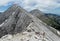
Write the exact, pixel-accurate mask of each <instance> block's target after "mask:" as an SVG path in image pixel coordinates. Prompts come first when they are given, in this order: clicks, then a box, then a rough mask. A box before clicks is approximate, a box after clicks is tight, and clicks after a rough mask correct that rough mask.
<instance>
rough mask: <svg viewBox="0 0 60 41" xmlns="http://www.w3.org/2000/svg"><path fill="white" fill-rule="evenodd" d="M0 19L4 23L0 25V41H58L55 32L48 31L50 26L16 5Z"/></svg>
mask: <svg viewBox="0 0 60 41" xmlns="http://www.w3.org/2000/svg"><path fill="white" fill-rule="evenodd" d="M37 13H38V12H37ZM35 14H36V13H35ZM3 16H4V17H3ZM1 17H2V18H1V19H0V21H1V20H4V21H2V22H1V24H0V37H1V38H0V41H33V40H35V41H60V39H59V38H60V37H59V36H58V34H57V30H55V33H56V34H55V33H53V32H52V31H51V30H50V29H48V27H49V28H51V27H50V26H48V25H47V24H45V23H44V22H42V21H41V20H40V19H39V18H37V17H36V16H34V15H32V13H29V12H27V11H26V10H24V9H23V8H21V7H20V6H18V5H13V6H12V7H10V8H9V9H8V11H6V12H4V13H3V15H2V16H1ZM59 35H60V33H59ZM26 39H28V40H26Z"/></svg>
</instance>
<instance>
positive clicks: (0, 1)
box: [0, 0, 14, 6]
mask: <svg viewBox="0 0 60 41" xmlns="http://www.w3.org/2000/svg"><path fill="white" fill-rule="evenodd" d="M11 1H14V0H0V6H2V5H6V4H7V3H9V2H11Z"/></svg>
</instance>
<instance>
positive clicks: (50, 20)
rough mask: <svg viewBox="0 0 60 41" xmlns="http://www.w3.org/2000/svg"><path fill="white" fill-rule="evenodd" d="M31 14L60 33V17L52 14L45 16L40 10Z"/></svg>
mask: <svg viewBox="0 0 60 41" xmlns="http://www.w3.org/2000/svg"><path fill="white" fill-rule="evenodd" d="M30 13H31V14H32V15H34V16H36V17H38V18H39V19H40V20H42V21H43V22H45V23H46V24H47V25H49V26H52V27H54V28H55V29H57V30H59V31H60V24H59V21H57V19H58V20H59V18H60V17H59V16H57V15H52V14H45V13H43V12H41V11H40V10H38V9H35V10H32V11H31V12H30Z"/></svg>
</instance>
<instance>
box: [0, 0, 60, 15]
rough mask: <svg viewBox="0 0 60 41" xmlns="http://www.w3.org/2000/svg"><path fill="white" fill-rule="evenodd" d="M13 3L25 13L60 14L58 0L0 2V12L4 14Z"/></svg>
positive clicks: (11, 0) (59, 0)
mask: <svg viewBox="0 0 60 41" xmlns="http://www.w3.org/2000/svg"><path fill="white" fill-rule="evenodd" d="M15 3H16V4H19V5H20V6H21V7H23V8H24V9H26V10H27V11H31V10H33V9H39V10H40V11H43V12H48V13H54V14H60V0H0V12H4V11H5V10H7V9H8V8H9V7H10V6H11V5H12V4H15Z"/></svg>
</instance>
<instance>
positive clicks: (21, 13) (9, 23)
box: [0, 5, 32, 37]
mask: <svg viewBox="0 0 60 41" xmlns="http://www.w3.org/2000/svg"><path fill="white" fill-rule="evenodd" d="M15 8H16V9H15ZM11 9H12V10H11ZM11 9H9V10H8V13H9V14H8V13H6V12H5V13H4V14H8V15H6V17H7V18H8V19H6V20H5V21H4V22H3V23H2V24H1V25H0V32H1V33H0V37H1V36H3V35H6V34H15V33H18V32H21V31H22V30H23V29H25V28H26V27H27V26H28V25H29V24H30V23H31V22H32V19H31V18H30V17H29V16H28V15H27V12H25V10H23V9H22V8H20V7H19V6H17V5H13V6H12V7H11ZM10 13H11V14H10ZM3 18H5V17H3ZM2 20H3V19H2Z"/></svg>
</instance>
